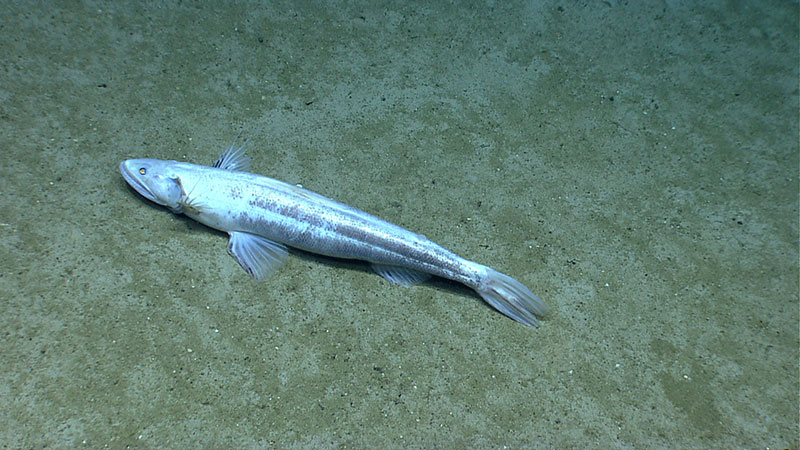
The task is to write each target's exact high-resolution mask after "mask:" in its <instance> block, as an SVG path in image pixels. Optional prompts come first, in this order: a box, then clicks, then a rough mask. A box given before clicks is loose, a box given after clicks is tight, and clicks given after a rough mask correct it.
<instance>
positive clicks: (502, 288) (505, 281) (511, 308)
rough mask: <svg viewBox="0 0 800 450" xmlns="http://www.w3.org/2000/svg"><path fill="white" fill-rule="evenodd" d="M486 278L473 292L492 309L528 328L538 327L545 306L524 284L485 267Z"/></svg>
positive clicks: (545, 308) (544, 311) (545, 310)
mask: <svg viewBox="0 0 800 450" xmlns="http://www.w3.org/2000/svg"><path fill="white" fill-rule="evenodd" d="M485 270H486V276H485V278H484V279H483V282H482V283H481V284H480V285H479V286H478V287H476V288H475V291H477V292H478V294H480V296H481V297H483V300H484V301H486V303H488V304H489V305H491V306H492V307H493V308H494V309H496V310H498V311H500V312H501V313H503V314H505V315H507V316H508V317H510V318H512V319H514V320H516V321H517V322H520V323H523V324H525V325H528V326H532V327H538V326H539V319H538V317H537V316H539V317H541V316H544V315H545V314H547V305H545V303H544V302H543V301H542V299H540V298H539V297H538V296H537V295H536V294H534V293H533V292H531V290H530V289H528V288H527V287H526V286H525V285H524V284H522V283H520V282H519V281H517V280H515V279H513V278H511V277H510V276H508V275H504V274H502V273H500V272H498V271H496V270H494V269H491V268H489V267H486V269H485Z"/></svg>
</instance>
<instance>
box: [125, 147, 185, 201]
mask: <svg viewBox="0 0 800 450" xmlns="http://www.w3.org/2000/svg"><path fill="white" fill-rule="evenodd" d="M174 165H175V161H164V160H161V159H128V160H125V161H122V163H121V164H120V165H119V171H120V172H121V173H122V177H123V178H125V181H126V182H127V183H128V184H129V185H130V187H132V188H133V189H134V190H135V191H136V192H138V193H139V194H140V195H141V196H142V197H144V198H146V199H148V200H150V201H151V202H154V203H157V204H159V205H162V206H166V207H168V208H170V209H172V210H173V211H178V210H180V209H181V198H182V197H183V193H184V191H183V187H182V186H181V180H180V178H179V177H178V175H177V173H176V171H175V169H174Z"/></svg>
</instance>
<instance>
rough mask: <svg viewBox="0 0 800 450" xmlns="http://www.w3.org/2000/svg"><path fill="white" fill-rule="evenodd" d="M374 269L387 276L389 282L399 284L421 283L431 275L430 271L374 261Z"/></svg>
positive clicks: (384, 276)
mask: <svg viewBox="0 0 800 450" xmlns="http://www.w3.org/2000/svg"><path fill="white" fill-rule="evenodd" d="M372 270H374V271H375V272H377V273H378V275H380V276H382V277H383V278H385V279H386V280H387V281H388V282H389V283H392V284H399V285H400V286H411V285H412V284H416V283H421V282H423V281H425V280H427V279H428V278H430V277H431V274H429V273H425V272H420V271H418V270H414V269H409V268H407V267H401V266H390V265H386V264H376V263H372Z"/></svg>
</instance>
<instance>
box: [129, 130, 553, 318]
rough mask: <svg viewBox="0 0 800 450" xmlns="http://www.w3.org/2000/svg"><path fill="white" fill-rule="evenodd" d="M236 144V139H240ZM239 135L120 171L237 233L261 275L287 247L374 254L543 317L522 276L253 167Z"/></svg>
mask: <svg viewBox="0 0 800 450" xmlns="http://www.w3.org/2000/svg"><path fill="white" fill-rule="evenodd" d="M234 143H235V141H234ZM246 143H247V141H245V143H244V144H242V145H241V146H240V147H238V148H235V145H234V144H232V145H231V146H230V147H229V148H228V149H227V150H225V151H224V152H223V153H222V155H221V156H220V157H219V159H217V161H216V162H214V164H213V165H212V166H211V167H208V166H201V165H197V164H189V163H184V162H177V161H164V160H159V159H129V160H127V161H123V162H122V163H121V164H120V166H119V170H120V172H122V176H123V177H124V178H125V181H127V182H128V184H129V185H130V186H131V187H132V188H133V189H135V190H136V192H138V193H139V194H141V195H142V196H143V197H145V198H146V199H148V200H150V201H152V202H155V203H157V204H159V205H163V206H166V207H167V208H169V209H170V210H172V212H174V213H176V214H180V213H183V214H186V215H187V216H189V217H191V218H192V219H194V220H196V221H198V222H200V223H203V224H205V225H207V226H209V227H212V228H216V229H218V230H221V231H224V232H227V233H228V235H230V240H229V241H228V251H229V252H230V254H231V255H233V257H234V258H236V260H237V261H238V262H239V264H241V266H242V267H243V268H244V270H246V271H247V273H249V274H250V275H251V276H253V278H255V279H257V280H264V279H266V278H267V277H268V276H269V275H270V274H271V273H272V272H274V271H276V270H277V269H278V268H279V267H280V266H281V265H282V264H283V263H284V262H285V261H286V258H287V256H288V251H287V246H290V247H296V248H299V249H301V250H305V251H308V252H312V253H319V254H322V255H327V256H332V257H337V258H348V259H358V260H363V261H368V262H369V263H370V264H371V265H372V268H373V269H374V270H375V271H376V272H377V273H378V274H379V275H381V276H382V277H383V278H385V279H387V280H388V281H389V282H391V283H393V284H400V285H405V286H408V285H411V284H414V283H417V282H420V281H424V280H425V279H427V278H428V277H430V276H431V275H435V276H438V277H442V278H447V279H450V280H454V281H457V282H459V283H463V284H465V285H467V286H469V287H470V288H472V289H474V290H475V291H476V292H477V293H478V294H480V296H481V297H483V299H484V300H485V301H486V302H487V303H488V304H489V305H491V306H493V307H494V308H495V309H497V310H498V311H500V312H501V313H503V314H505V315H507V316H508V317H510V318H512V319H514V320H516V321H518V322H521V323H523V324H525V325H530V326H537V325H538V319H537V316H543V315H544V314H545V313H546V312H547V306H546V305H545V304H544V302H542V300H541V299H539V297H537V296H536V295H535V294H534V293H533V292H531V291H530V289H528V288H527V287H525V286H524V285H523V284H522V283H520V282H519V281H517V280H515V279H513V278H511V277H509V276H508V275H504V274H502V273H500V272H497V271H496V270H493V269H491V268H489V267H487V266H484V265H481V264H478V263H476V262H472V261H469V260H466V259H464V258H462V257H460V256H458V255H456V254H455V253H453V252H451V251H449V250H447V249H445V248H444V247H442V246H440V245H438V244H436V243H435V242H433V241H431V240H430V239H428V238H427V237H425V236H423V235H421V234H416V233H413V232H411V231H409V230H406V229H405V228H401V227H399V226H397V225H394V224H392V223H389V222H387V221H385V220H382V219H379V218H377V217H375V216H372V215H370V214H367V213H365V212H364V211H361V210H359V209H356V208H353V207H351V206H348V205H345V204H343V203H339V202H337V201H335V200H331V199H329V198H327V197H323V196H322V195H319V194H317V193H314V192H311V191H309V190H306V189H303V188H300V187H297V186H293V185H291V184H287V183H284V182H282V181H278V180H274V179H272V178H268V177H265V176H261V175H256V174H252V173H248V170H249V168H250V159H249V158H248V157H247V156H245V152H244V145H245V144H246Z"/></svg>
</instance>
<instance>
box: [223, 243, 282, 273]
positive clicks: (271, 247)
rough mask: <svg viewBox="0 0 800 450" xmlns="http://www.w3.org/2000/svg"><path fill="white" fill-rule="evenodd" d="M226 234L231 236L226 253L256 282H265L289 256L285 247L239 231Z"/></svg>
mask: <svg viewBox="0 0 800 450" xmlns="http://www.w3.org/2000/svg"><path fill="white" fill-rule="evenodd" d="M228 234H229V235H230V236H231V239H230V240H229V241H228V253H230V254H231V255H232V256H233V257H234V258H236V261H239V264H240V265H241V266H242V268H244V270H245V271H246V272H247V273H249V274H250V275H251V276H252V277H253V278H255V279H256V280H258V281H264V280H266V279H267V278H268V277H269V276H270V275H271V274H272V273H273V272H275V271H277V270H278V269H279V268H280V267H281V266H282V265H283V263H284V262H286V257H287V256H289V252H288V250H287V249H286V246H285V245H283V244H281V243H278V242H274V241H270V240H269V239H265V238H263V237H261V236H257V235H255V234H250V233H244V232H241V231H231V232H230V233H228Z"/></svg>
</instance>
